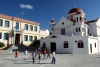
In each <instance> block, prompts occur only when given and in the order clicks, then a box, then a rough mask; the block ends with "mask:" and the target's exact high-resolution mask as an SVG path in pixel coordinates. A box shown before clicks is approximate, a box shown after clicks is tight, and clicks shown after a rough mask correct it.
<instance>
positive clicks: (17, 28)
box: [16, 22, 19, 31]
mask: <svg viewBox="0 0 100 67" xmlns="http://www.w3.org/2000/svg"><path fill="white" fill-rule="evenodd" d="M16 31H19V23H18V22H16Z"/></svg>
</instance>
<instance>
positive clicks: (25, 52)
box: [24, 49, 28, 60]
mask: <svg viewBox="0 0 100 67" xmlns="http://www.w3.org/2000/svg"><path fill="white" fill-rule="evenodd" d="M27 59H28V50H27V49H26V50H25V51H24V60H27Z"/></svg>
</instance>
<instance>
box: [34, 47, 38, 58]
mask: <svg viewBox="0 0 100 67" xmlns="http://www.w3.org/2000/svg"><path fill="white" fill-rule="evenodd" d="M37 54H38V50H37V49H36V50H35V58H37Z"/></svg>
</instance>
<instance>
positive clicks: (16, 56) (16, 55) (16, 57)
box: [15, 50, 18, 60]
mask: <svg viewBox="0 0 100 67" xmlns="http://www.w3.org/2000/svg"><path fill="white" fill-rule="evenodd" d="M16 59H18V50H16V52H15V60H16Z"/></svg>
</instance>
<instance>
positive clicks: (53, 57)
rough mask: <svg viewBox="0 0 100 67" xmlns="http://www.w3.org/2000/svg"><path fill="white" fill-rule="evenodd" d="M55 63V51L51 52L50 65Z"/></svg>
mask: <svg viewBox="0 0 100 67" xmlns="http://www.w3.org/2000/svg"><path fill="white" fill-rule="evenodd" d="M55 62H56V53H55V51H53V53H52V61H51V63H52V64H53V63H54V64H55Z"/></svg>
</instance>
